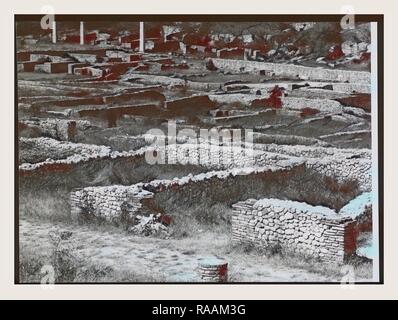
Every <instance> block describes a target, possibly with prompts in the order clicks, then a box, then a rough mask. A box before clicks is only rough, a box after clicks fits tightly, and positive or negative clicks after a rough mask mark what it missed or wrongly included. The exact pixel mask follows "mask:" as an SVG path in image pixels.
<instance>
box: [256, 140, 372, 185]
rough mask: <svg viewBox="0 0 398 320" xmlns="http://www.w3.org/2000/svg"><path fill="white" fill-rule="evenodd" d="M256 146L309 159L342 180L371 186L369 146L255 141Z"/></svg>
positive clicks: (313, 165) (315, 166) (309, 163)
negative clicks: (334, 146) (328, 146)
mask: <svg viewBox="0 0 398 320" xmlns="http://www.w3.org/2000/svg"><path fill="white" fill-rule="evenodd" d="M254 147H255V149H259V150H263V151H266V152H270V153H276V154H279V155H280V156H287V157H291V158H296V159H302V160H306V166H307V167H309V168H312V169H314V170H316V171H317V172H319V173H321V174H323V175H325V176H329V177H334V178H336V179H337V181H339V182H340V183H343V182H348V181H356V182H357V183H358V185H359V188H360V189H361V190H362V191H370V190H371V189H372V176H371V171H372V170H371V168H372V161H371V153H370V151H369V150H367V149H338V148H325V147H313V146H302V145H300V146H298V145H296V146H289V145H277V144H255V145H254Z"/></svg>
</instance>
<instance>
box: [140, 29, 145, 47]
mask: <svg viewBox="0 0 398 320" xmlns="http://www.w3.org/2000/svg"><path fill="white" fill-rule="evenodd" d="M144 51H145V39H144V22H140V52H144Z"/></svg>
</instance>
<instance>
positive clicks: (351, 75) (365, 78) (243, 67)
mask: <svg viewBox="0 0 398 320" xmlns="http://www.w3.org/2000/svg"><path fill="white" fill-rule="evenodd" d="M213 63H214V65H215V66H216V67H217V68H219V69H221V70H227V71H233V72H242V71H243V72H260V71H261V70H265V71H268V72H269V73H271V74H274V75H275V76H279V77H287V78H292V79H304V80H315V81H334V82H350V83H370V72H366V71H346V70H332V69H325V68H320V67H318V68H312V67H304V66H299V65H294V64H279V63H267V62H258V61H244V60H230V59H213Z"/></svg>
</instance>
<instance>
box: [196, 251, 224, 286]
mask: <svg viewBox="0 0 398 320" xmlns="http://www.w3.org/2000/svg"><path fill="white" fill-rule="evenodd" d="M199 275H200V279H201V280H202V281H205V282H227V281H228V263H227V262H226V261H225V260H223V259H220V258H217V257H206V258H203V259H201V260H200V261H199Z"/></svg>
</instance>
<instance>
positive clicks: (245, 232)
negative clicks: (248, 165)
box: [232, 199, 356, 263]
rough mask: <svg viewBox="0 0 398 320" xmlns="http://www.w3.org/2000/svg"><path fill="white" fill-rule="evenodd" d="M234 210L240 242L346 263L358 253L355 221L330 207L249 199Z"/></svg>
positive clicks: (235, 236)
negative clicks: (345, 261)
mask: <svg viewBox="0 0 398 320" xmlns="http://www.w3.org/2000/svg"><path fill="white" fill-rule="evenodd" d="M232 207H233V216H232V235H233V241H235V242H237V243H248V244H253V245H255V246H259V247H265V248H275V247H278V248H279V249H280V250H283V251H287V252H292V253H295V254H298V255H302V256H309V257H313V258H317V259H319V260H322V261H327V262H333V263H343V262H344V260H345V259H346V258H347V257H349V256H350V255H352V254H353V253H354V252H355V250H356V231H355V224H356V222H355V220H353V219H352V218H351V217H347V216H342V215H338V214H337V213H336V212H335V211H334V210H331V209H329V208H326V207H321V206H316V207H314V206H311V205H308V204H306V203H302V202H296V201H289V200H278V199H262V200H258V201H257V200H254V199H249V200H246V201H242V202H238V203H236V204H234V205H233V206H232Z"/></svg>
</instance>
